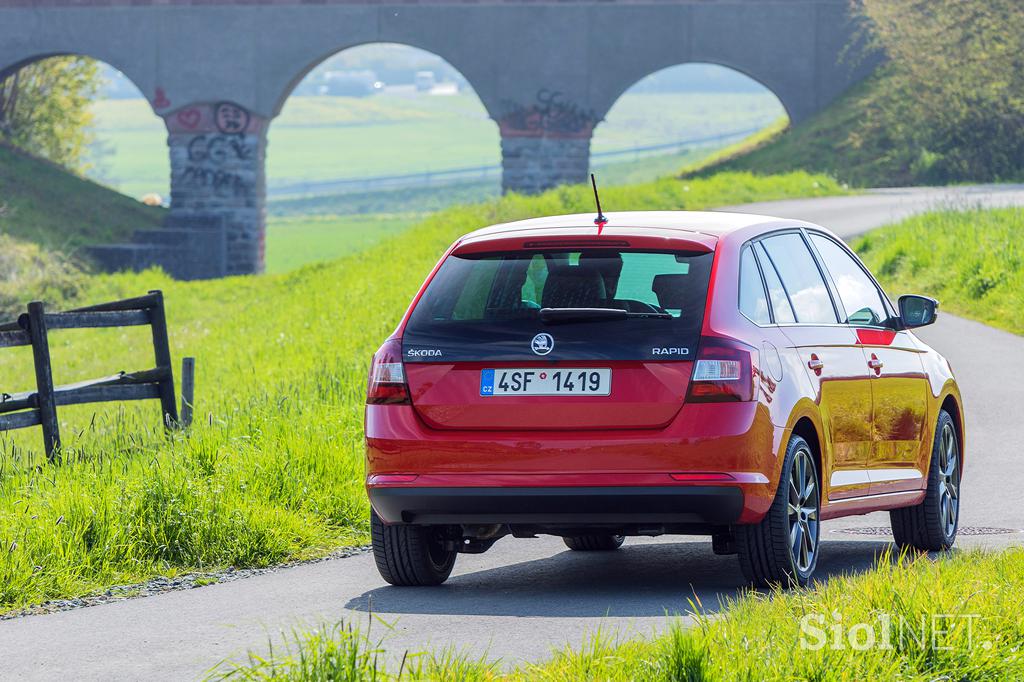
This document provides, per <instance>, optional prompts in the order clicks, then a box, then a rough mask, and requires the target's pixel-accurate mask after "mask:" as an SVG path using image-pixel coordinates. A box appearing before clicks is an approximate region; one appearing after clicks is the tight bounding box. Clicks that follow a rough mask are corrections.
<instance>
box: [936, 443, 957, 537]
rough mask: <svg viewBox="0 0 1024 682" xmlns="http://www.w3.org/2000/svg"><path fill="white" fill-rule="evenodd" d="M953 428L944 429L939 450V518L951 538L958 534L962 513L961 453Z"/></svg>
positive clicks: (944, 530) (947, 535)
mask: <svg viewBox="0 0 1024 682" xmlns="http://www.w3.org/2000/svg"><path fill="white" fill-rule="evenodd" d="M958 450H959V448H957V444H956V434H955V433H953V427H952V426H951V425H950V424H945V425H944V426H943V427H942V439H941V441H940V450H939V516H940V520H941V521H942V532H943V533H945V534H946V537H947V538H948V537H950V536H952V535H953V533H954V532H956V524H957V517H958V515H959V512H960V453H959V452H958Z"/></svg>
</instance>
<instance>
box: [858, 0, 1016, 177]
mask: <svg viewBox="0 0 1024 682" xmlns="http://www.w3.org/2000/svg"><path fill="white" fill-rule="evenodd" d="M859 11H860V13H861V14H862V16H863V17H864V18H865V19H866V20H867V22H868V26H869V30H870V34H871V36H872V44H873V45H874V46H876V47H877V48H880V49H881V50H882V51H884V53H885V54H886V56H887V57H888V59H889V61H890V66H889V67H888V68H887V76H886V78H885V79H884V81H882V84H883V85H884V87H881V88H877V89H876V90H875V92H874V97H873V98H872V101H870V105H871V107H870V109H869V110H868V112H867V114H868V115H866V116H864V117H863V118H862V119H861V121H860V124H859V126H858V128H857V129H856V130H855V135H857V136H858V137H860V138H862V139H874V140H879V139H888V140H890V141H891V142H893V143H894V144H891V145H888V146H886V147H879V148H880V149H881V150H882V153H883V154H884V155H886V156H888V157H889V158H888V160H889V161H892V162H894V163H893V165H894V166H896V167H898V168H902V169H905V170H906V171H907V172H908V174H909V175H910V177H912V178H914V179H916V180H917V181H918V182H934V183H944V182H955V181H963V180H973V181H993V180H1007V179H1015V178H1020V177H1021V175H1022V172H1024V10H1022V8H1021V5H1020V0H986V2H963V1H962V0H931V1H930V2H927V3H923V2H920V1H918V0H860V2H859ZM883 160H884V159H883Z"/></svg>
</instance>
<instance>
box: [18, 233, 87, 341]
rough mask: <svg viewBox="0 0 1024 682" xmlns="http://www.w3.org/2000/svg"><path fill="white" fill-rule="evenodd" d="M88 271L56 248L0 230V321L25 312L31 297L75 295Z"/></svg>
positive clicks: (52, 298) (48, 298)
mask: <svg viewBox="0 0 1024 682" xmlns="http://www.w3.org/2000/svg"><path fill="white" fill-rule="evenodd" d="M84 282H85V277H84V273H83V272H82V270H81V269H80V268H79V267H78V266H77V265H75V264H74V263H73V262H71V261H70V260H68V259H67V258H66V257H65V256H63V255H61V254H60V253H58V252H56V251H46V250H44V249H43V248H41V247H40V246H39V245H38V244H32V243H30V242H22V241H18V240H16V239H13V238H11V237H9V236H7V235H5V234H0V321H4V322H6V321H8V320H10V319H12V318H13V317H14V316H16V315H17V314H18V313H21V312H24V310H25V304H26V303H27V302H28V301H29V300H42V301H66V300H68V299H73V298H74V297H75V296H76V295H77V294H78V292H79V290H80V288H81V286H82V285H83V283H84Z"/></svg>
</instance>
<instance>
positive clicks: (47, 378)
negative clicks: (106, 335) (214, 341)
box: [0, 291, 195, 462]
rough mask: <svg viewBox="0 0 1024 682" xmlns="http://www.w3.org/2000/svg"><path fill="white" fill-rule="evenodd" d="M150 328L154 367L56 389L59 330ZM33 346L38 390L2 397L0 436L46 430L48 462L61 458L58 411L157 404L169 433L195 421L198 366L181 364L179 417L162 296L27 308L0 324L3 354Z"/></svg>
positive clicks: (155, 293) (156, 293)
mask: <svg viewBox="0 0 1024 682" xmlns="http://www.w3.org/2000/svg"><path fill="white" fill-rule="evenodd" d="M137 326H149V327H150V328H151V330H152V333H153V356H154V360H155V365H156V366H155V367H154V368H153V369H146V370H142V371H139V372H119V373H118V374H115V375H112V376H108V377H103V378H102V379H93V380H90V381H82V382H79V383H76V384H69V385H66V386H54V384H53V368H52V365H51V363H50V344H49V340H48V334H49V332H51V331H54V330H57V329H97V328H104V327H137ZM16 346H31V347H32V358H33V362H34V364H35V375H36V390H34V391H27V392H25V393H16V394H8V393H3V394H0V431H10V430H12V429H23V428H27V427H30V426H42V429H43V444H44V446H45V448H46V456H47V458H48V459H49V460H50V461H51V462H52V461H54V460H55V459H56V458H57V457H58V456H59V452H60V426H59V424H58V421H57V408H58V407H63V406H66V405H82V404H85V403H104V402H114V401H128V400H159V401H160V408H161V413H162V414H163V423H164V427H165V428H166V429H169V430H170V429H177V428H181V427H184V426H188V425H189V424H190V423H191V420H192V400H193V395H192V394H193V386H194V371H195V361H194V359H192V358H185V361H184V362H183V364H182V409H181V413H180V414H179V412H178V406H177V398H176V396H175V393H174V372H173V370H172V368H171V351H170V347H169V343H168V340H167V318H166V315H165V313H164V297H163V294H162V293H161V292H160V291H151V292H149V293H148V294H147V295H145V296H139V297H138V298H129V299H125V300H123V301H113V302H111V303H101V304H99V305H94V306H88V307H86V308H77V309H75V310H68V311H66V312H62V313H48V312H46V311H45V310H44V308H43V304H42V303H40V302H38V301H35V302H32V303H29V304H28V312H25V313H22V314H21V315H20V316H19V317H18V319H17V321H15V322H9V323H7V324H0V348H12V347H16Z"/></svg>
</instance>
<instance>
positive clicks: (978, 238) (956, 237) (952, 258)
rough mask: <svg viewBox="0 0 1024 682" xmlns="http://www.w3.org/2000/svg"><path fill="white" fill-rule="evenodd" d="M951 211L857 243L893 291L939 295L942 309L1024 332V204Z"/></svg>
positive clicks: (877, 232) (923, 217)
mask: <svg viewBox="0 0 1024 682" xmlns="http://www.w3.org/2000/svg"><path fill="white" fill-rule="evenodd" d="M962 208H964V209H965V210H944V211H936V212H933V213H928V214H924V215H920V216H916V217H913V218H910V219H908V220H905V221H903V222H901V223H899V224H898V225H893V226H890V227H886V228H882V229H880V230H875V231H873V232H870V233H868V234H867V235H865V236H864V237H862V238H861V239H859V240H857V241H856V242H855V243H854V248H856V250H857V252H858V253H859V254H860V256H861V258H863V259H864V261H865V263H866V264H867V265H868V266H869V267H870V268H871V269H872V271H873V272H874V273H875V274H876V275H877V276H878V277H879V278H880V279H881V280H882V282H883V283H884V284H885V286H886V288H887V289H888V290H889V291H890V293H892V294H904V293H920V294H928V295H931V296H934V297H935V298H938V299H939V301H940V303H941V309H942V310H948V311H950V312H953V313H956V314H958V315H963V316H966V317H971V318H973V319H976V320H979V321H981V322H985V323H986V324H990V325H993V326H996V327H1001V328H1002V329H1006V330H1007V331H1011V332H1014V333H1015V334H1024V317H1021V314H1020V312H1021V310H1024V209H1021V208H1005V209H984V210H983V209H977V208H975V209H971V208H970V207H962Z"/></svg>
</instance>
